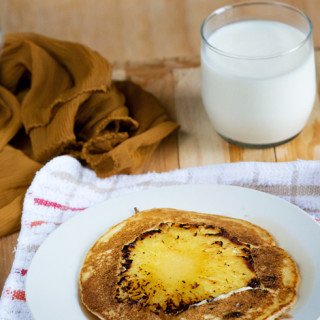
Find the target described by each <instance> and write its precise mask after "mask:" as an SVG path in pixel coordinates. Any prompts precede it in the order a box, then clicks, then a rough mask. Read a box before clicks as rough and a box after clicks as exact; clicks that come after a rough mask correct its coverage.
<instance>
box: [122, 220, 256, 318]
mask: <svg viewBox="0 0 320 320" xmlns="http://www.w3.org/2000/svg"><path fill="white" fill-rule="evenodd" d="M122 253H123V261H122V267H121V268H122V270H121V271H120V273H119V282H118V288H117V297H116V298H117V299H118V301H127V302H131V303H139V304H141V305H142V306H144V307H148V308H149V309H150V310H152V311H153V312H159V311H160V310H162V311H164V312H165V313H168V314H176V313H179V312H181V311H183V310H185V309H187V308H188V307H189V306H190V305H192V304H196V303H198V302H201V301H203V300H211V299H214V298H215V297H217V296H219V295H221V294H226V293H228V292H230V291H233V290H237V289H240V288H242V287H245V286H247V285H248V283H250V281H252V280H253V279H254V278H255V273H254V271H253V266H252V258H251V255H250V249H249V246H248V245H246V244H244V243H241V242H239V241H238V240H237V239H235V238H231V237H230V236H229V235H228V233H227V232H226V231H224V230H223V229H221V228H215V227H213V226H202V225H188V224H173V223H162V224H161V225H160V226H159V228H158V229H156V230H150V231H147V232H145V233H144V234H142V235H140V236H139V237H138V238H137V239H136V240H135V241H134V242H132V243H130V244H128V245H126V246H125V247H124V248H123V250H122Z"/></svg>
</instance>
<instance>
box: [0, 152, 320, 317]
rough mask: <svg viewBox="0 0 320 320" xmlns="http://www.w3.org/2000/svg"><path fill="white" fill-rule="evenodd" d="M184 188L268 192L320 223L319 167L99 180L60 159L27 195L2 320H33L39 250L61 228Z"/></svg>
mask: <svg viewBox="0 0 320 320" xmlns="http://www.w3.org/2000/svg"><path fill="white" fill-rule="evenodd" d="M179 184H180V185H181V184H227V185H238V186H244V187H249V188H253V189H256V190H260V191H265V192H268V193H271V194H274V195H277V196H280V197H282V198H284V199H286V200H288V201H290V202H292V203H294V204H295V205H297V206H299V207H300V208H302V209H304V210H305V211H306V212H308V213H309V214H310V215H311V216H312V217H313V218H314V219H315V220H316V221H318V222H320V161H298V162H291V163H254V162H250V163H233V164H222V165H211V166H206V167H198V168H189V169H183V170H176V171H172V172H167V173H147V174H142V175H115V176H112V177H110V178H107V179H100V178H98V177H97V176H96V175H95V173H94V172H93V171H92V170H89V169H86V168H84V167H82V166H81V164H80V163H79V162H78V161H77V160H75V159H74V158H71V157H69V156H61V157H57V158H55V159H53V160H52V161H50V162H49V163H47V164H46V165H45V166H44V167H43V168H42V169H41V170H40V171H39V172H38V173H37V175H36V177H35V179H34V180H33V182H32V184H31V186H30V188H29V189H28V192H27V194H26V197H25V200H24V207H23V215H22V222H21V224H22V226H21V232H20V235H19V239H18V244H17V248H16V254H15V259H14V263H13V266H12V269H11V272H10V275H9V277H8V279H7V281H6V283H5V285H4V288H3V292H2V297H1V300H0V320H7V319H11V320H16V319H17V320H18V319H19V320H20V319H21V320H28V319H32V318H31V315H30V312H29V310H28V306H27V303H26V297H25V279H26V275H27V273H28V268H29V266H30V262H31V260H32V258H33V256H34V254H35V252H36V251H37V249H38V248H39V246H40V245H41V244H42V243H43V241H44V240H45V239H46V238H47V236H48V235H49V234H50V233H51V232H52V231H54V230H55V229H56V228H58V226H59V225H61V224H62V223H63V222H65V221H66V220H68V219H70V218H71V217H73V216H75V215H77V214H79V213H80V212H82V211H83V210H84V209H85V208H87V207H90V206H92V205H94V204H97V203H99V202H102V201H104V200H107V199H110V198H115V197H119V196H121V195H124V194H128V193H129V192H132V191H141V190H146V189H149V188H154V187H162V186H171V185H179ZM278 214H279V215H281V214H282V213H281V212H279V213H278ZM288 223H290V217H288ZM48 277H50V275H48Z"/></svg>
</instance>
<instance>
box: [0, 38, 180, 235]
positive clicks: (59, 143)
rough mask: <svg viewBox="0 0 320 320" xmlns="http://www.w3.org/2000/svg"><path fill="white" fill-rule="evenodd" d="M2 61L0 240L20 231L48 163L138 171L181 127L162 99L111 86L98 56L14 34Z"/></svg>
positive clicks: (126, 85) (103, 172) (103, 173)
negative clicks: (63, 158) (66, 159)
mask: <svg viewBox="0 0 320 320" xmlns="http://www.w3.org/2000/svg"><path fill="white" fill-rule="evenodd" d="M2 51H3V52H2V56H1V59H0V164H1V170H0V194H1V195H0V221H1V224H0V237H1V236H3V235H5V234H8V233H10V232H13V231H15V230H17V229H18V227H19V223H18V221H19V220H20V213H21V199H22V197H23V194H24V193H25V190H26V188H27V187H28V185H29V184H30V182H31V179H32V177H33V174H34V173H35V171H36V170H38V169H39V168H40V167H41V166H42V165H43V164H44V163H46V162H47V161H48V160H49V159H51V158H53V157H55V156H57V155H60V154H70V155H72V156H74V157H76V158H78V159H80V160H81V161H82V163H83V164H85V165H87V166H89V167H90V168H92V169H94V170H95V171H96V173H97V175H98V176H100V177H107V176H111V175H113V174H116V173H132V172H135V170H137V169H138V168H139V167H140V166H141V165H142V163H143V161H144V160H146V158H148V156H150V154H151V153H152V152H153V150H154V149H155V148H156V146H157V145H158V143H159V142H160V141H161V140H162V139H163V138H164V137H166V136H167V135H169V134H170V133H171V132H172V131H173V130H175V129H176V128H177V124H175V123H174V122H171V121H169V120H168V118H167V116H166V114H165V112H164V109H163V108H162V107H161V105H160V104H159V102H158V100H157V99H156V98H155V97H153V96H152V95H151V94H149V93H147V92H145V91H144V90H142V89H141V88H140V87H139V86H137V85H135V84H133V83H130V82H116V83H113V82H112V81H111V65H110V64H109V63H108V62H107V61H106V60H105V59H104V58H103V57H102V56H101V55H99V54H98V53H97V52H94V51H92V50H90V49H89V48H87V47H85V46H83V45H80V44H77V43H71V42H65V41H58V40H54V39H50V38H47V37H44V36H40V35H36V34H10V35H8V36H7V37H6V39H5V43H4V47H3V50H2Z"/></svg>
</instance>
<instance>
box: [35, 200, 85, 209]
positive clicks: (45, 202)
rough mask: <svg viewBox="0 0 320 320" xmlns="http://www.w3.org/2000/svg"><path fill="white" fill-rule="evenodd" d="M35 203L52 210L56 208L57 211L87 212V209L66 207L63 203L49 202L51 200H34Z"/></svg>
mask: <svg viewBox="0 0 320 320" xmlns="http://www.w3.org/2000/svg"><path fill="white" fill-rule="evenodd" d="M34 203H35V204H37V205H40V206H45V207H50V208H55V209H59V210H62V211H67V210H70V211H82V210H85V209H87V208H74V207H68V206H65V205H63V204H61V203H57V202H53V201H49V200H45V199H42V198H34Z"/></svg>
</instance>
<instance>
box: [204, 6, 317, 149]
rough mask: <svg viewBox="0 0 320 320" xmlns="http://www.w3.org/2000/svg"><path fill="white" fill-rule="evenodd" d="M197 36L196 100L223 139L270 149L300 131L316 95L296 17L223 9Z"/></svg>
mask: <svg viewBox="0 0 320 320" xmlns="http://www.w3.org/2000/svg"><path fill="white" fill-rule="evenodd" d="M201 37H202V45H201V73H202V100H203V104H204V106H205V109H206V111H207V114H208V116H209V118H210V120H211V122H212V123H213V125H214V127H215V129H216V131H217V132H218V133H219V134H220V135H221V136H222V137H223V138H225V139H226V140H228V141H229V142H232V143H235V144H240V145H244V146H249V147H268V146H274V145H277V144H281V143H284V142H286V141H288V140H290V139H292V138H293V137H295V136H296V135H298V134H299V133H300V131H301V130H302V129H303V127H304V126H305V124H306V123H307V121H308V118H309V116H310V113H311V111H312V108H313V104H314V101H315V95H316V78H315V61H314V49H313V42H312V24H311V21H310V19H309V18H308V17H307V16H306V15H305V14H304V13H303V12H302V11H300V10H299V9H297V8H294V7H292V6H289V5H286V4H283V3H277V2H266V1H263V2H251V3H250V2H243V3H238V4H235V5H230V6H226V7H223V8H220V9H218V10H216V11H214V12H213V13H212V14H210V15H209V16H208V17H207V18H206V19H205V21H204V22H203V24H202V27H201Z"/></svg>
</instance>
